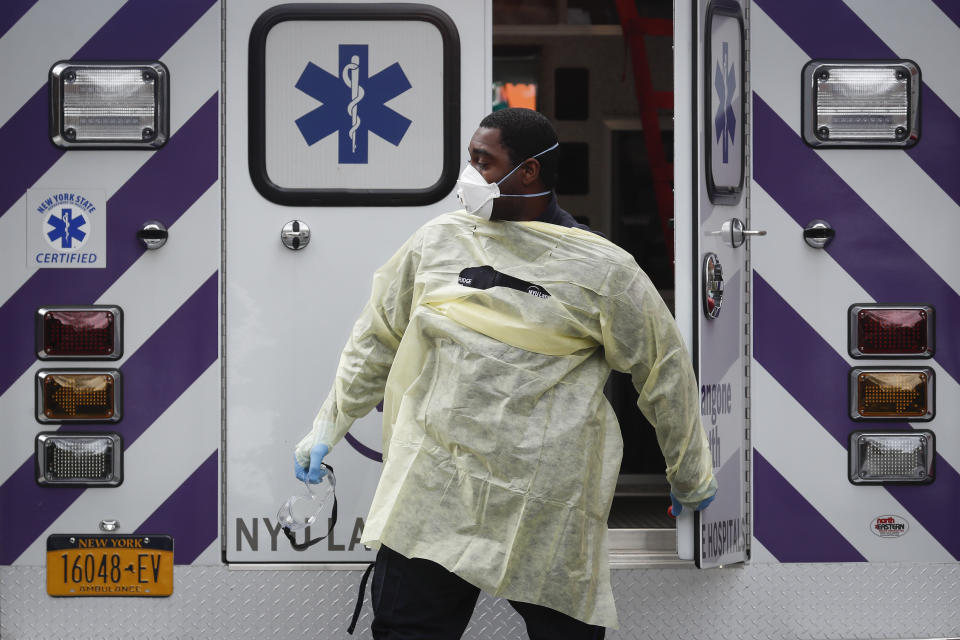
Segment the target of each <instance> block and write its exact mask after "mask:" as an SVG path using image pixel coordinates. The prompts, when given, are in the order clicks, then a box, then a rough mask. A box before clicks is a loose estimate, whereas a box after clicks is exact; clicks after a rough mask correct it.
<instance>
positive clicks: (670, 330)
mask: <svg viewBox="0 0 960 640" xmlns="http://www.w3.org/2000/svg"><path fill="white" fill-rule="evenodd" d="M557 147H558V141H557V135H556V132H555V130H554V128H553V126H552V125H551V124H550V121H549V120H547V119H546V118H545V117H544V116H542V115H541V114H539V113H537V112H535V111H531V110H528V109H504V110H501V111H496V112H494V113H492V114H490V115H489V116H487V117H486V118H484V119H483V121H482V122H481V123H480V128H479V129H477V131H476V133H475V134H474V135H473V138H472V139H471V140H470V144H469V147H468V153H469V156H470V161H469V164H467V166H466V168H465V169H464V170H463V173H462V175H461V176H460V180H459V182H458V187H457V192H458V195H459V196H460V199H461V201H462V202H463V205H464V208H463V209H461V210H459V211H454V212H453V213H449V214H446V215H442V216H440V217H438V218H436V219H434V220H432V221H430V222H428V223H427V224H425V225H424V226H423V227H421V228H420V229H418V230H417V231H416V232H415V233H414V234H413V235H412V236H411V237H410V238H409V239H408V240H407V242H406V243H405V244H404V245H403V246H402V247H400V249H399V251H397V253H396V254H395V255H394V256H393V257H392V258H391V259H390V260H389V261H388V262H387V263H386V264H385V265H384V266H383V267H381V268H380V269H379V270H378V271H377V272H376V273H375V274H374V277H373V294H372V296H371V297H370V301H369V303H368V304H367V306H366V308H365V309H364V310H363V312H362V314H361V315H360V318H359V319H358V320H357V322H356V324H355V325H354V327H353V331H352V333H351V335H350V338H349V340H348V341H347V345H346V347H345V348H344V350H343V354H342V356H341V358H340V364H339V368H338V369H337V374H336V380H335V383H334V385H333V388H332V389H331V390H330V393H329V395H328V396H327V399H326V401H325V402H324V403H323V406H322V407H321V408H320V411H319V413H318V414H317V416H316V419H315V420H314V423H313V428H312V430H311V431H310V433H309V434H308V435H307V436H306V437H304V438H303V440H301V441H300V443H299V444H298V445H297V446H296V450H295V457H296V465H295V470H296V473H297V475H298V477H300V478H301V479H307V480H309V481H311V482H317V481H319V480H320V478H321V476H322V474H323V473H325V471H324V470H323V469H322V468H321V466H320V462H321V461H322V459H323V457H324V456H325V455H326V454H327V453H328V452H329V451H330V449H331V448H332V447H334V446H335V445H336V444H337V443H338V442H339V441H340V439H341V438H343V436H344V434H345V433H346V432H347V430H348V429H349V428H350V426H351V424H353V422H354V421H355V420H357V419H358V418H360V417H362V416H364V415H366V414H367V413H368V412H369V411H371V410H372V409H373V408H374V407H375V406H376V405H377V404H378V403H379V402H380V401H381V399H382V400H383V472H382V475H381V478H380V483H379V485H378V486H377V490H376V494H375V495H374V498H373V504H372V506H371V508H370V513H369V516H368V518H367V521H366V526H365V529H364V531H363V540H362V541H363V543H364V544H366V545H368V546H370V547H373V548H378V549H379V552H378V554H377V561H376V566H375V568H374V573H373V585H372V591H373V611H374V620H373V623H372V628H373V636H374V638H383V639H389V640H393V639H400V638H403V639H407V638H417V639H420V640H424V639H432V638H437V639H440V638H444V639H449V638H459V637H460V636H461V634H462V633H463V631H464V629H465V628H466V626H467V623H468V621H469V620H470V617H471V615H472V613H473V609H474V605H475V603H476V601H477V597H478V595H479V592H480V590H481V589H482V590H483V591H486V592H487V593H489V594H491V595H493V596H501V597H504V598H507V599H508V600H509V601H510V604H511V605H512V606H513V607H514V609H516V610H517V611H518V612H519V613H520V615H521V616H523V618H524V621H525V623H526V626H527V631H528V633H529V635H530V637H531V638H535V639H540V638H544V639H545V638H562V639H564V640H578V639H581V638H584V639H585V638H602V637H603V635H604V628H605V627H613V628H616V626H617V613H616V609H615V606H614V600H613V592H612V590H611V587H610V570H609V567H608V550H607V516H608V514H609V511H610V504H611V502H612V500H613V494H614V489H615V488H616V484H617V476H618V473H619V468H620V459H621V455H622V449H623V443H622V440H621V437H620V427H619V426H618V424H617V420H616V416H615V415H614V412H613V409H612V408H611V407H610V405H609V403H608V402H607V400H606V398H605V397H604V394H603V388H604V384H605V383H606V381H607V377H608V375H609V373H610V370H611V369H615V370H617V371H624V372H629V373H630V374H631V375H632V379H633V382H634V385H635V386H636V388H637V390H638V392H639V394H640V395H639V400H638V404H639V407H640V409H641V410H642V411H643V413H644V415H645V416H646V417H647V418H648V419H649V421H650V423H651V424H653V425H654V427H655V428H656V431H657V439H658V442H659V444H660V447H661V449H662V450H663V455H664V458H665V459H666V462H667V469H666V475H667V480H668V481H669V482H670V485H671V487H672V498H673V500H674V511H675V512H676V511H678V510H679V509H681V508H690V509H701V508H704V507H705V506H706V505H707V504H708V503H709V501H710V500H711V499H712V498H713V495H714V493H715V492H716V486H717V485H716V481H715V480H714V477H713V473H712V467H711V461H710V453H709V449H708V446H707V441H706V437H705V435H704V431H703V427H702V426H701V424H700V409H699V407H700V404H699V398H698V389H697V383H696V380H695V377H694V373H693V369H692V367H691V363H690V357H689V355H688V354H687V352H686V350H685V348H684V346H683V343H682V340H681V338H680V334H679V332H678V331H677V327H676V324H675V322H674V319H673V317H672V316H671V315H670V312H669V310H668V309H667V308H666V306H665V305H664V303H663V301H662V300H661V298H660V296H659V295H658V294H657V291H656V289H655V288H654V286H653V284H652V283H651V282H650V279H649V278H648V277H647V276H646V274H644V273H643V271H641V269H640V268H639V267H638V266H637V264H636V262H635V261H634V259H633V258H632V257H631V256H630V255H629V254H628V253H627V252H625V251H623V250H622V249H620V248H619V247H617V246H616V245H614V244H612V243H611V242H609V241H607V240H606V239H604V238H603V237H601V236H600V235H598V234H595V233H592V232H591V231H590V230H588V229H587V228H586V227H585V226H583V225H580V224H577V222H576V221H575V220H574V219H573V217H572V216H571V215H570V214H569V213H567V212H566V211H564V210H563V209H561V208H560V207H559V206H558V205H557V200H556V197H555V195H554V193H553V189H554V187H555V186H556V182H557V158H558V151H557ZM681 505H682V506H681Z"/></svg>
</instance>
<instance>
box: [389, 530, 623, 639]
mask: <svg viewBox="0 0 960 640" xmlns="http://www.w3.org/2000/svg"><path fill="white" fill-rule="evenodd" d="M372 590H373V625H372V628H373V637H374V638H375V639H376V640H414V639H415V640H458V639H459V638H460V636H462V635H463V631H464V629H466V628H467V623H469V622H470V617H471V616H472V615H473V608H474V606H475V605H476V604H477V598H478V597H479V595H480V590H479V589H478V588H477V587H475V586H473V585H472V584H470V583H469V582H466V581H465V580H463V579H462V578H460V577H458V576H456V575H455V574H453V573H450V572H449V571H447V570H446V569H444V568H443V567H441V566H440V565H439V564H437V563H435V562H431V561H429V560H422V559H419V558H406V557H404V556H402V555H400V554H399V553H397V552H396V551H393V550H392V549H389V548H387V547H386V546H385V545H384V546H381V547H380V552H379V553H378V554H377V565H376V567H374V569H373V586H372ZM509 602H510V604H511V605H512V606H513V608H514V609H516V610H517V613H519V614H520V615H521V616H523V620H524V622H526V624H527V633H528V634H529V636H530V640H602V638H603V636H604V631H605V629H604V628H603V627H596V626H593V625H589V624H586V623H584V622H581V621H579V620H576V619H575V618H571V617H570V616H568V615H566V614H563V613H560V612H559V611H554V610H553V609H550V608H548V607H543V606H540V605H535V604H529V603H527V602H515V601H513V600H510V601H509Z"/></svg>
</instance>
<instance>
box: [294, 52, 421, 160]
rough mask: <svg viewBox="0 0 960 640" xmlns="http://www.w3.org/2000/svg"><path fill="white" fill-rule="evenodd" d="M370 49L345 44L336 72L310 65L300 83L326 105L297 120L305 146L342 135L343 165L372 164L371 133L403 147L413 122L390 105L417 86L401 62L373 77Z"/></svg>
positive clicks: (340, 154)
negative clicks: (413, 83) (360, 107)
mask: <svg viewBox="0 0 960 640" xmlns="http://www.w3.org/2000/svg"><path fill="white" fill-rule="evenodd" d="M368 49H369V45H365V44H341V45H339V54H338V61H337V65H336V66H335V67H333V69H332V71H333V72H332V73H330V72H327V71H325V70H324V69H321V68H320V67H318V66H317V65H316V64H314V63H313V62H307V64H306V67H305V68H304V70H303V73H301V74H300V78H299V79H298V80H297V84H296V88H297V89H299V90H300V91H302V92H304V93H305V94H307V95H308V96H310V97H311V98H314V99H315V100H317V101H319V102H320V103H321V104H320V105H319V106H318V107H316V108H314V109H312V110H311V111H309V112H307V113H305V114H304V115H302V116H300V117H299V118H297V120H296V124H297V128H298V129H299V130H300V134H301V135H302V136H303V139H304V142H306V143H307V145H308V146H311V145H313V144H316V143H317V142H319V141H320V140H323V139H324V138H326V137H327V136H328V135H330V134H332V133H336V134H337V161H338V162H339V163H340V164H367V162H368V160H369V154H368V151H369V145H368V138H369V135H368V134H373V135H375V136H377V137H379V138H380V139H381V140H385V141H387V142H389V143H390V144H392V145H393V146H399V145H400V141H401V140H403V137H404V135H406V133H407V129H408V128H409V127H410V124H411V121H410V119H409V118H406V117H404V116H402V115H400V114H399V113H397V112H396V111H394V110H393V109H392V108H391V107H389V106H387V103H388V102H390V101H391V100H393V99H394V98H396V97H397V96H399V95H400V94H402V93H404V92H406V91H408V90H409V89H410V88H411V85H410V80H409V79H408V78H407V76H406V74H405V73H404V72H403V69H402V68H401V67H400V63H399V62H394V63H393V64H390V65H388V66H387V67H386V68H384V69H380V70H379V71H377V72H376V73H373V74H368V71H369V70H370V65H369V59H370V56H369V51H368ZM361 100H362V101H363V113H362V114H361V113H360V109H359V105H360V101H361ZM344 116H346V117H344ZM361 116H362V117H361Z"/></svg>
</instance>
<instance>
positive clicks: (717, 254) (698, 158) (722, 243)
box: [674, 0, 762, 568]
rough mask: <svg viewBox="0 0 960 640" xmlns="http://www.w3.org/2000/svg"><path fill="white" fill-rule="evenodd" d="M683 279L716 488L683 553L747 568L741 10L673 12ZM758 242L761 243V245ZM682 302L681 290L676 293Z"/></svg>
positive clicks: (714, 0)
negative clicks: (742, 565) (686, 288)
mask: <svg viewBox="0 0 960 640" xmlns="http://www.w3.org/2000/svg"><path fill="white" fill-rule="evenodd" d="M675 7H676V9H675V10H676V15H675V21H674V24H675V31H676V41H675V67H674V72H675V74H676V82H675V89H674V90H675V95H676V101H675V113H676V129H675V135H676V159H677V160H676V163H675V166H674V170H675V195H676V207H677V209H676V212H677V215H676V235H677V253H676V256H677V280H678V282H681V278H684V279H685V280H684V281H685V282H687V283H690V284H692V289H689V288H688V291H690V296H691V298H690V299H688V300H687V301H686V302H685V304H684V305H683V307H684V308H686V309H687V310H688V313H689V314H690V315H692V316H693V318H692V320H690V319H689V316H688V319H684V318H682V317H681V307H680V306H679V305H678V314H677V317H678V319H679V320H680V322H681V324H682V325H683V324H684V323H685V322H687V323H690V324H687V325H686V326H687V328H688V330H689V332H690V333H689V336H690V339H691V344H690V349H691V353H692V354H693V358H694V363H695V366H696V368H697V374H698V379H699V382H700V413H701V417H702V421H703V426H704V429H705V431H706V433H707V438H708V441H709V443H710V452H711V455H712V459H713V471H714V474H715V475H716V478H717V482H718V483H719V492H718V494H717V498H716V500H715V501H714V502H713V503H712V504H711V505H710V506H709V508H707V509H706V510H704V511H703V512H702V513H701V512H698V513H696V514H690V513H686V514H681V517H680V518H679V519H678V522H677V550H678V553H679V555H680V557H681V558H684V559H691V558H692V559H694V560H695V562H696V564H697V566H698V567H700V568H708V567H718V566H724V565H729V564H734V563H742V562H745V561H746V560H748V559H749V554H750V552H749V539H750V534H749V527H750V519H749V502H748V491H749V484H748V480H749V451H750V449H749V437H748V434H749V421H748V408H749V405H748V400H749V398H748V395H749V394H748V383H749V378H748V375H749V373H748V372H749V369H748V366H749V358H748V356H746V355H745V353H749V351H748V349H747V347H748V346H749V342H748V341H749V316H748V312H749V289H748V288H747V285H748V283H749V277H748V273H749V246H750V241H749V239H748V238H749V237H750V236H751V235H755V233H756V232H753V231H750V230H749V222H750V220H749V209H748V207H747V199H748V198H747V196H748V184H749V163H748V162H747V158H746V154H745V150H746V149H747V148H748V145H747V144H745V142H746V140H745V137H746V134H747V127H746V117H747V105H746V101H745V99H744V96H746V95H748V94H747V87H748V82H747V80H748V78H747V77H746V75H745V72H746V71H747V70H748V69H749V65H748V64H747V55H748V51H749V49H748V43H747V41H746V36H747V33H748V30H747V24H746V15H745V12H744V8H743V6H742V5H741V4H740V3H739V2H737V1H736V0H694V1H693V2H677V3H676V5H675ZM761 242H762V240H761ZM678 298H679V287H678Z"/></svg>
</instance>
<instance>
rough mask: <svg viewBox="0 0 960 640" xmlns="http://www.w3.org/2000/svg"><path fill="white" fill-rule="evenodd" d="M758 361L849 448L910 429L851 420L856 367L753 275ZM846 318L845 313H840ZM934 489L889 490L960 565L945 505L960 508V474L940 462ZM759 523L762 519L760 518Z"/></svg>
mask: <svg viewBox="0 0 960 640" xmlns="http://www.w3.org/2000/svg"><path fill="white" fill-rule="evenodd" d="M753 285H754V286H753V310H754V318H753V319H754V324H753V326H754V346H753V353H754V358H755V359H756V361H757V362H759V363H760V364H761V365H762V366H763V368H764V369H766V370H767V372H768V373H769V374H770V375H771V376H773V377H774V379H775V380H776V381H777V382H778V383H779V384H780V386H782V387H783V388H784V390H785V391H786V392H787V393H789V394H790V395H791V396H792V397H793V398H794V400H796V401H797V402H798V403H799V404H800V405H801V406H803V408H804V409H805V410H806V411H807V413H809V414H810V415H811V416H813V418H814V420H816V421H817V422H818V423H820V426H821V427H823V428H824V429H825V430H826V431H827V432H828V433H829V434H830V435H831V436H833V437H834V438H835V439H836V440H837V441H838V442H839V443H840V444H842V445H843V446H844V448H846V447H848V445H849V439H850V432H851V431H856V430H859V429H865V428H868V429H910V428H912V427H911V425H910V424H908V423H905V422H896V423H892V422H882V423H880V422H872V423H869V424H861V423H855V422H853V421H852V420H851V419H850V414H849V411H850V409H849V404H848V397H847V394H848V386H849V383H848V378H849V373H850V366H849V365H848V364H847V362H846V360H844V358H843V357H841V356H840V355H839V354H838V353H837V352H836V351H835V350H834V349H833V348H832V347H831V346H830V345H829V344H828V343H827V341H826V340H824V339H823V338H822V337H821V336H820V334H819V333H817V332H816V330H814V329H813V327H811V326H810V325H809V324H807V323H806V322H805V321H804V319H803V318H802V317H800V315H799V314H798V313H797V312H796V311H794V310H793V308H791V307H790V305H789V304H787V302H786V301H785V300H784V299H783V298H781V297H780V295H779V294H778V293H777V292H776V291H775V290H774V289H773V287H771V286H770V284H769V283H767V281H766V280H764V279H763V277H762V276H761V275H760V274H759V273H758V272H757V271H754V272H753ZM839 311H840V313H843V312H844V311H845V310H844V309H841V310H839ZM936 473H937V479H936V481H934V483H933V484H929V485H915V486H903V487H894V486H888V487H886V489H887V491H889V492H890V495H892V496H893V497H894V498H895V499H896V500H897V501H898V502H900V504H902V505H903V506H904V508H905V509H907V510H908V511H909V512H910V513H911V514H912V515H913V517H914V518H915V519H916V520H917V521H918V522H920V523H921V524H922V525H923V526H924V527H925V528H926V529H927V531H929V532H930V534H931V535H933V536H934V537H935V538H936V539H937V540H938V541H939V542H940V544H942V545H943V546H944V548H946V549H947V550H948V551H949V552H950V553H951V554H952V555H953V557H954V558H957V559H960V537H958V536H957V534H956V532H957V529H958V527H960V514H958V512H957V510H956V509H948V508H947V509H945V508H943V505H948V504H953V505H955V504H960V474H957V471H956V469H954V468H953V467H952V466H950V464H949V463H947V461H946V460H944V458H943V456H941V455H940V454H937V457H936ZM758 521H759V518H758Z"/></svg>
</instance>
